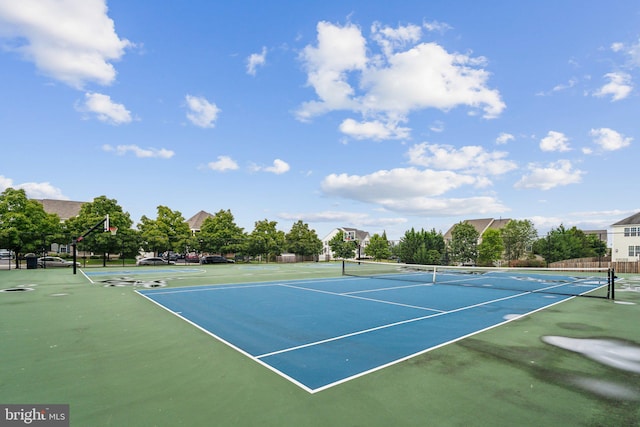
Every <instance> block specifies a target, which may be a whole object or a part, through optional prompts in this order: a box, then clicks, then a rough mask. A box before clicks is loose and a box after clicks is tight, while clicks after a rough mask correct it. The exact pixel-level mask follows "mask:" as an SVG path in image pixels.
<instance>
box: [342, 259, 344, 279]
mask: <svg viewBox="0 0 640 427" xmlns="http://www.w3.org/2000/svg"><path fill="white" fill-rule="evenodd" d="M342 275H343V276H344V260H342Z"/></svg>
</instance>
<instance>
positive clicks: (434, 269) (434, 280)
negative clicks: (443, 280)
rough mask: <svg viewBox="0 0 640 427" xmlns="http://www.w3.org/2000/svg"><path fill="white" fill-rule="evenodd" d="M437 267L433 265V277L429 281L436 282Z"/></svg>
mask: <svg viewBox="0 0 640 427" xmlns="http://www.w3.org/2000/svg"><path fill="white" fill-rule="evenodd" d="M437 269H438V267H436V266H435V265H434V266H433V279H431V281H432V282H433V283H436V270H437Z"/></svg>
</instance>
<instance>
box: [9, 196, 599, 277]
mask: <svg viewBox="0 0 640 427" xmlns="http://www.w3.org/2000/svg"><path fill="white" fill-rule="evenodd" d="M107 214H108V215H109V221H110V225H111V226H114V227H117V228H118V232H117V236H112V235H111V234H110V233H93V234H91V235H89V236H87V238H86V239H84V240H83V241H82V242H79V243H78V250H80V251H85V252H92V253H98V254H105V259H106V258H108V255H109V254H122V255H123V256H125V257H135V256H136V255H138V254H139V253H140V251H141V250H142V251H145V252H153V253H155V254H159V253H161V252H165V251H171V252H177V253H185V252H197V253H219V254H236V255H241V256H247V257H257V256H264V257H266V259H267V260H271V259H274V258H275V257H276V256H277V255H280V254H281V253H285V252H288V253H294V254H297V255H302V256H317V255H319V254H320V253H321V252H322V241H321V240H320V239H319V238H318V236H317V234H316V232H315V230H313V229H310V228H309V225H308V224H306V223H303V222H302V221H298V222H296V223H294V224H293V226H292V227H291V230H290V231H289V232H288V233H285V232H283V231H281V230H278V229H277V222H276V221H270V220H268V219H264V220H261V221H256V222H255V226H254V229H253V230H252V231H251V232H246V231H244V229H243V228H241V227H238V225H237V224H236V223H235V219H234V217H233V214H232V213H231V211H230V210H220V211H218V212H217V213H216V214H215V215H213V216H212V217H210V218H207V219H205V220H204V222H203V224H202V226H201V229H200V231H199V232H198V233H195V234H193V233H192V232H191V230H190V229H189V226H188V224H187V222H186V221H185V219H184V217H183V216H182V214H181V213H180V212H179V211H173V210H171V209H170V208H168V207H166V206H158V207H157V215H156V218H155V219H152V218H148V217H146V216H143V217H142V218H141V220H140V222H139V223H138V225H137V229H133V228H132V225H133V221H132V220H131V218H130V215H129V213H127V212H125V211H123V209H122V207H120V206H119V205H118V202H117V201H116V200H114V199H109V198H107V197H106V196H100V197H96V198H95V199H94V200H93V202H90V203H85V204H83V205H82V207H81V209H80V213H79V214H78V216H76V217H74V218H70V219H68V220H67V221H65V222H64V223H62V222H61V221H60V218H59V217H58V215H56V214H48V213H46V212H45V211H44V208H43V206H42V204H41V203H39V202H38V201H35V200H31V199H28V198H27V196H26V193H25V191H24V190H16V189H12V188H8V189H6V190H5V191H4V192H2V193H0V247H2V248H7V249H10V250H13V251H14V252H15V253H18V254H24V253H27V252H35V253H37V252H44V251H46V250H47V248H48V247H50V245H51V244H53V243H58V244H61V245H67V244H69V243H70V242H71V241H72V240H73V239H74V238H75V237H77V236H80V235H82V234H83V233H84V232H86V231H87V230H88V229H90V228H91V227H93V226H94V225H95V224H97V223H98V222H99V221H101V220H102V219H104V218H105V216H106V215H107ZM480 237H481V238H480ZM478 242H480V243H478ZM329 246H330V247H331V250H332V251H333V252H334V254H335V256H336V257H338V258H353V257H356V256H362V255H366V256H368V257H371V258H373V259H377V260H384V259H390V258H397V259H399V260H401V261H402V262H405V263H412V264H432V265H434V264H435V265H438V264H444V265H446V264H472V265H486V266H489V265H496V264H497V263H498V262H502V261H506V262H507V264H509V265H513V264H517V263H518V262H521V261H522V260H529V261H531V262H533V261H532V260H533V259H534V258H535V257H536V256H538V259H540V258H541V259H543V260H544V261H545V262H546V263H551V262H555V261H560V260H564V259H573V258H584V257H601V256H604V255H605V254H606V252H607V245H606V243H605V242H603V241H602V240H601V239H600V238H599V237H598V236H595V235H591V234H590V235H587V234H585V233H584V232H583V231H581V230H579V229H577V228H576V227H572V228H570V229H566V228H565V227H564V226H563V225H560V226H559V227H558V228H555V229H552V230H551V231H550V232H549V233H548V234H547V236H546V237H543V238H538V234H537V231H536V229H535V228H534V226H533V223H532V222H531V221H529V220H511V221H509V222H508V223H507V224H506V225H505V226H504V227H503V228H501V229H488V230H486V231H485V232H484V233H483V235H482V236H480V235H479V233H478V231H477V230H476V229H475V228H474V227H473V226H472V225H471V224H469V223H468V222H464V221H463V222H460V223H458V224H456V225H455V226H454V227H453V229H452V234H451V240H450V241H449V242H445V239H444V237H443V235H442V233H441V232H436V230H435V229H432V230H430V231H425V230H424V229H422V230H420V231H416V230H415V229H414V228H412V229H411V230H408V231H406V232H405V234H404V236H403V237H402V239H401V240H400V242H399V243H398V244H392V243H391V242H390V241H389V240H388V239H387V236H386V233H384V232H383V233H382V235H379V234H374V235H373V236H372V237H371V238H370V241H369V244H368V245H367V246H366V247H365V248H364V254H361V253H358V251H359V247H358V243H357V242H355V241H345V239H344V234H343V233H342V232H340V233H337V234H336V235H335V236H334V237H333V239H332V240H331V241H330V242H329Z"/></svg>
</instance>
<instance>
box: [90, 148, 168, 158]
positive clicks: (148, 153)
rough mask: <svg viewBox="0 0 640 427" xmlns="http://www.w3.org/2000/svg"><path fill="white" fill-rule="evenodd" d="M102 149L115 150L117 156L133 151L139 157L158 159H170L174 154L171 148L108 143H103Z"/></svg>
mask: <svg viewBox="0 0 640 427" xmlns="http://www.w3.org/2000/svg"><path fill="white" fill-rule="evenodd" d="M102 149H103V150H104V151H106V152H115V153H116V154H117V155H119V156H124V155H125V154H127V153H133V154H134V155H135V156H136V157H139V158H160V159H170V158H172V157H173V156H174V154H175V153H174V152H173V151H171V150H167V149H166V148H160V149H157V148H146V149H144V148H140V147H138V146H137V145H117V146H115V147H114V146H112V145H109V144H105V145H103V146H102Z"/></svg>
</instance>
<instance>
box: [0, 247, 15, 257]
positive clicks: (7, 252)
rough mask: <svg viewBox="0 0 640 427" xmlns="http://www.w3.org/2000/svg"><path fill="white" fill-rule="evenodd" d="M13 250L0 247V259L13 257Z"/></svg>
mask: <svg viewBox="0 0 640 427" xmlns="http://www.w3.org/2000/svg"><path fill="white" fill-rule="evenodd" d="M14 258H15V256H14V255H13V252H11V251H10V250H8V249H0V259H14Z"/></svg>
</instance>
